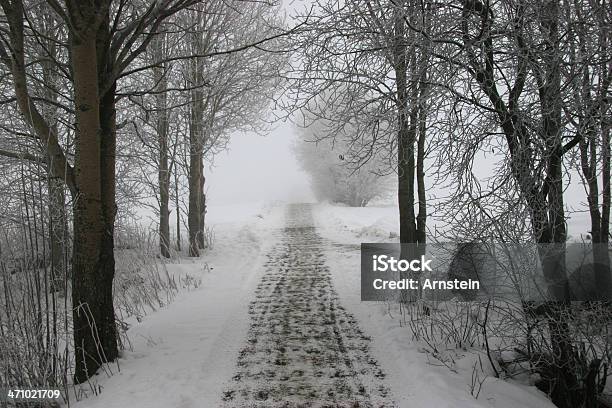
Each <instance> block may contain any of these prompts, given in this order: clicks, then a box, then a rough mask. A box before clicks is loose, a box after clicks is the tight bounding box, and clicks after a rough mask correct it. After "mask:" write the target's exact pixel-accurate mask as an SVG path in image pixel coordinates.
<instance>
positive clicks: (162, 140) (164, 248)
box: [152, 34, 170, 258]
mask: <svg viewBox="0 0 612 408" xmlns="http://www.w3.org/2000/svg"><path fill="white" fill-rule="evenodd" d="M164 45H165V44H164V38H163V34H159V35H158V37H157V38H156V39H155V41H153V44H152V46H153V47H154V50H153V54H154V56H155V58H154V59H155V60H156V61H161V60H163V57H164ZM153 79H154V83H155V84H156V90H157V92H158V94H157V95H156V97H155V105H156V106H155V107H156V109H155V114H156V115H157V121H156V124H155V127H156V132H157V140H158V149H159V163H158V184H159V185H158V187H159V250H160V254H161V256H163V257H164V258H170V208H169V202H170V168H169V165H168V107H167V94H166V91H167V84H168V81H167V79H166V72H165V65H164V64H162V65H161V66H159V67H155V68H154V70H153Z"/></svg>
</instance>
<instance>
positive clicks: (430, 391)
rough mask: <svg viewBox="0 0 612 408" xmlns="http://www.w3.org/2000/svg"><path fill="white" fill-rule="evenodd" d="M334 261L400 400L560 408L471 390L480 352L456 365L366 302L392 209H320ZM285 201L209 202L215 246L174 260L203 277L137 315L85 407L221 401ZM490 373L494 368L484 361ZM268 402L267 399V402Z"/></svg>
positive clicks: (502, 390)
mask: <svg viewBox="0 0 612 408" xmlns="http://www.w3.org/2000/svg"><path fill="white" fill-rule="evenodd" d="M313 213H314V214H313V215H314V219H315V225H316V227H317V230H318V234H319V235H320V236H321V237H322V239H323V242H324V251H323V254H324V255H325V258H324V259H325V260H326V264H327V266H328V267H329V269H330V271H331V276H332V282H333V285H334V287H335V290H336V292H337V293H338V295H339V302H340V304H341V305H342V306H343V307H344V308H346V310H347V311H349V312H350V313H352V315H353V316H355V317H356V319H357V322H358V324H359V326H360V327H361V329H362V330H363V331H364V332H365V334H366V335H368V336H369V337H371V339H372V341H371V353H372V355H373V357H374V358H375V359H376V360H378V362H379V363H380V366H381V368H382V370H384V371H385V373H386V374H387V376H386V378H385V380H384V381H385V383H386V386H388V387H389V388H390V391H391V392H390V395H392V396H393V399H394V401H395V403H396V404H398V406H400V407H406V408H419V407H436V408H438V407H440V408H444V407H448V408H451V407H452V408H463V407H466V408H467V407H497V408H519V407H529V408H536V407H537V408H546V407H553V405H552V404H551V403H550V402H549V401H548V400H547V398H546V397H545V395H544V394H542V393H541V392H540V391H538V390H537V389H536V388H535V387H533V386H526V385H523V384H518V383H511V382H506V381H502V380H498V379H495V378H494V377H492V376H489V377H486V375H485V377H486V379H485V380H484V382H483V384H482V389H481V390H480V393H479V395H478V398H477V399H476V398H475V397H474V396H473V395H472V393H471V390H470V383H471V381H472V380H471V375H472V372H473V364H474V361H475V359H476V358H477V352H476V351H470V350H469V349H468V350H466V351H465V352H464V353H463V354H461V353H459V354H458V356H457V360H456V364H455V366H454V367H453V369H454V371H451V370H450V369H449V368H447V367H445V366H443V365H442V364H439V363H438V362H437V361H436V360H435V359H432V358H431V357H430V356H429V355H428V354H427V353H425V352H424V351H423V347H422V345H420V344H419V343H417V342H414V341H412V340H411V333H410V330H409V329H408V327H406V326H404V325H401V324H400V319H399V316H398V313H397V310H396V308H397V306H396V305H388V304H384V303H379V302H361V301H360V281H359V276H360V273H359V243H361V242H382V241H395V240H396V238H393V237H394V236H395V234H396V232H397V227H396V225H397V219H396V209H395V208H394V207H379V208H376V207H372V208H347V207H337V206H332V205H327V204H320V205H316V206H315V207H314V211H313ZM284 217H285V208H284V205H282V204H281V203H276V204H270V205H261V204H260V205H250V206H226V207H223V208H214V207H211V208H210V209H209V213H208V222H209V225H212V226H213V228H214V231H215V245H214V248H213V249H212V250H210V251H208V252H206V253H205V254H204V255H203V256H202V257H201V258H200V259H197V260H190V259H182V260H180V262H179V263H171V264H168V265H167V267H168V269H169V271H170V272H171V273H172V274H175V275H181V276H185V275H187V274H188V275H191V276H194V277H197V278H199V279H201V284H200V285H199V287H198V288H196V289H193V290H190V291H185V292H182V293H180V294H179V295H178V296H177V298H176V299H175V301H174V302H173V303H171V304H170V305H168V306H167V307H165V308H163V309H160V310H158V311H156V312H154V313H151V314H150V315H148V316H146V317H145V318H144V319H143V320H142V322H140V323H138V322H132V327H131V328H130V330H129V331H128V335H129V337H130V339H131V342H132V348H133V350H132V351H124V352H123V354H122V357H121V359H120V361H119V366H120V373H118V374H115V375H114V376H111V377H108V376H105V375H98V376H97V378H95V379H94V380H93V381H94V382H95V384H97V386H98V387H99V389H100V390H101V392H100V393H99V395H96V396H91V397H89V398H87V399H84V400H82V401H80V402H78V403H76V404H73V406H76V407H78V408H97V407H100V408H101V407H105V408H120V407H121V408H123V407H143V408H157V407H159V408H162V407H163V408H169V407H181V408H191V407H194V408H195V407H205V408H207V407H221V406H225V405H224V403H223V401H222V397H223V395H224V391H225V390H226V389H227V387H228V385H229V383H230V382H231V379H232V376H233V375H234V374H235V372H236V364H237V359H238V355H239V352H240V350H241V348H242V347H243V346H244V343H245V341H246V339H247V331H248V328H249V313H248V308H249V303H250V302H251V301H252V300H253V297H254V294H255V292H256V289H257V285H258V283H259V282H260V280H261V278H262V275H263V269H264V264H265V261H266V254H267V253H268V251H270V249H271V248H272V247H273V246H274V245H275V244H276V243H277V242H278V240H279V236H280V234H279V231H280V230H281V229H282V227H283V226H284V221H285V220H284ZM485 371H487V368H486V363H485ZM261 406H265V404H264V405H261Z"/></svg>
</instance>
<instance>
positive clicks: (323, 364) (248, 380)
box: [224, 204, 396, 408]
mask: <svg viewBox="0 0 612 408" xmlns="http://www.w3.org/2000/svg"><path fill="white" fill-rule="evenodd" d="M322 246H323V241H322V239H321V237H320V236H319V235H318V234H317V231H316V228H315V227H314V225H313V219H312V210H311V206H310V205H307V204H294V205H290V206H289V207H288V208H287V216H286V226H285V228H284V229H283V232H282V239H281V240H280V242H279V243H278V244H277V245H276V246H274V248H272V249H271V250H270V252H269V253H268V255H267V256H268V260H267V262H266V265H265V269H266V273H265V275H264V276H263V277H262V279H261V282H260V283H259V285H258V286H257V290H256V292H255V299H254V300H253V302H252V303H251V305H250V307H249V314H250V315H251V324H250V329H249V332H248V336H247V340H246V344H245V346H244V348H243V349H242V350H241V352H240V354H239V357H238V364H237V365H238V367H237V372H236V374H235V375H234V377H233V380H234V383H235V384H232V386H231V387H230V388H229V389H228V390H227V391H226V392H225V394H224V400H225V401H226V404H225V406H227V407H292V408H293V407H338V408H349V407H351V408H352V407H389V408H390V407H394V406H396V405H395V403H393V401H392V398H391V396H390V395H389V389H388V388H387V387H386V386H385V384H384V378H385V373H384V372H383V370H382V369H381V368H380V367H379V365H378V362H377V361H376V360H375V359H374V358H372V356H371V354H370V342H371V339H370V338H369V337H367V336H366V335H365V334H364V333H363V332H362V331H361V329H360V328H359V323H358V322H357V321H356V320H355V318H354V317H353V316H352V315H351V314H350V313H349V312H348V311H347V310H346V309H345V308H344V307H343V306H342V305H341V303H340V301H339V299H338V295H337V294H336V291H335V290H334V288H333V285H332V280H331V274H330V271H329V268H328V267H327V266H326V259H325V256H324V255H323V248H322Z"/></svg>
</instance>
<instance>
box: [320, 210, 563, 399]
mask: <svg viewBox="0 0 612 408" xmlns="http://www.w3.org/2000/svg"><path fill="white" fill-rule="evenodd" d="M396 214H397V210H396V208H394V207H379V208H376V207H370V208H367V207H366V208H347V207H338V206H333V205H329V204H324V205H319V206H317V207H315V211H314V216H315V222H316V226H317V227H318V232H319V234H320V235H321V236H322V237H323V238H325V239H327V240H329V242H330V245H329V246H328V250H327V251H326V253H325V255H326V258H327V262H328V266H329V267H330V270H331V271H332V276H333V282H334V285H335V288H336V290H337V292H338V294H339V296H340V300H341V303H342V305H343V306H344V307H345V308H346V309H347V310H350V311H351V312H352V313H353V315H354V316H355V317H356V318H357V320H358V321H359V324H360V326H361V328H362V329H363V330H364V332H365V333H366V334H368V335H369V336H371V337H372V347H373V350H372V352H373V355H374V357H375V358H376V359H377V360H378V361H379V362H380V365H381V367H382V368H383V369H384V370H386V372H387V374H388V376H387V381H388V385H389V386H390V387H391V391H392V395H393V396H394V397H395V399H396V400H397V402H398V403H399V404H400V406H401V407H406V408H422V407H424V408H427V407H436V408H446V407H448V408H451V407H452V408H468V407H469V408H476V407H496V408H520V407H525V408H547V407H550V408H554V405H553V404H552V403H551V402H550V401H549V400H548V399H547V397H546V396H545V395H544V394H543V393H541V392H540V391H539V390H538V389H536V388H535V387H528V386H525V385H521V384H515V383H511V382H507V381H503V380H499V379H496V378H494V377H488V378H487V379H486V380H485V382H484V384H483V386H482V389H481V392H480V394H479V396H478V399H475V398H474V397H473V396H472V395H471V392H470V388H471V386H470V383H471V375H472V369H473V361H474V357H475V356H476V354H475V353H472V352H470V351H466V352H464V353H463V356H461V355H460V356H459V360H457V362H456V367H455V369H456V371H457V372H456V373H453V372H452V371H450V370H449V369H448V368H447V367H445V366H442V364H440V363H439V362H438V361H436V360H435V359H433V358H431V357H430V356H428V355H427V354H426V353H425V352H424V351H423V348H422V345H420V344H419V343H417V342H414V341H413V340H412V333H411V331H410V329H409V328H408V327H406V326H403V327H402V326H401V325H400V319H399V314H398V312H397V305H389V304H386V303H381V302H362V301H361V299H360V253H359V244H360V243H361V242H397V238H395V237H394V234H397V229H398V228H397V215H396ZM390 235H391V236H392V238H389V237H390ZM476 359H477V357H476ZM485 361H486V360H483V365H484V366H485V369H486V362H485Z"/></svg>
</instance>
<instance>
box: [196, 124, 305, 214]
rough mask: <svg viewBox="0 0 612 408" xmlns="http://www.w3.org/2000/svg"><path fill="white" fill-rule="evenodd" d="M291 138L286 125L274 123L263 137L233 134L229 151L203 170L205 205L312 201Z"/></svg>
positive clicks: (294, 132) (291, 132)
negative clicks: (206, 172)
mask: <svg viewBox="0 0 612 408" xmlns="http://www.w3.org/2000/svg"><path fill="white" fill-rule="evenodd" d="M295 138H296V131H295V129H294V128H293V125H292V124H290V123H288V122H285V123H283V122H280V123H277V124H276V125H275V128H274V130H272V131H271V132H270V133H269V134H267V135H265V136H262V135H258V134H255V133H235V134H233V135H232V138H231V142H230V145H229V149H228V150H227V151H224V152H221V153H219V154H218V155H217V156H216V157H215V158H214V159H213V163H212V168H210V167H209V168H207V171H208V174H206V185H207V186H208V187H207V191H206V193H207V200H208V203H209V204H210V205H223V204H235V203H246V202H253V203H254V202H262V201H285V202H312V201H314V196H313V194H312V191H311V189H310V185H309V180H308V176H307V175H306V173H304V172H303V171H302V170H301V169H300V165H299V163H298V162H297V160H296V158H295V156H294V154H293V152H292V151H291V145H292V143H293V141H294V140H295Z"/></svg>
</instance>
